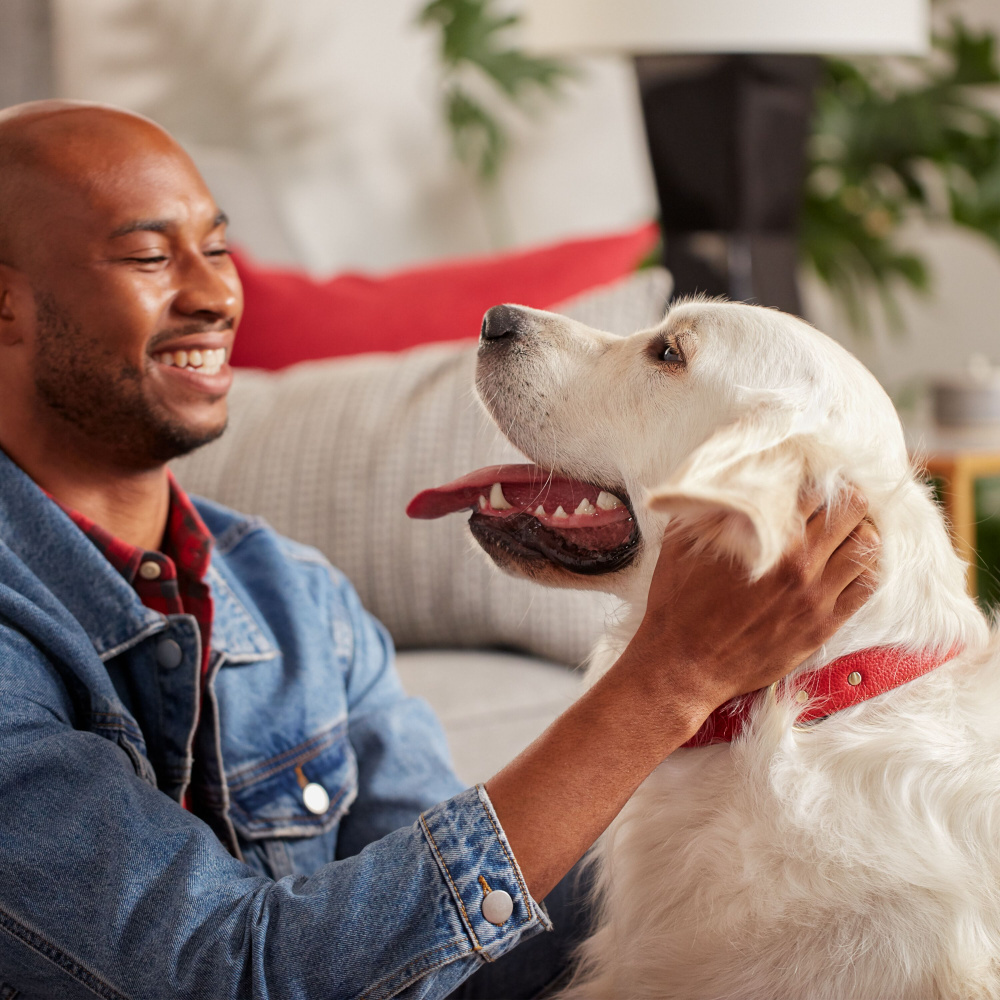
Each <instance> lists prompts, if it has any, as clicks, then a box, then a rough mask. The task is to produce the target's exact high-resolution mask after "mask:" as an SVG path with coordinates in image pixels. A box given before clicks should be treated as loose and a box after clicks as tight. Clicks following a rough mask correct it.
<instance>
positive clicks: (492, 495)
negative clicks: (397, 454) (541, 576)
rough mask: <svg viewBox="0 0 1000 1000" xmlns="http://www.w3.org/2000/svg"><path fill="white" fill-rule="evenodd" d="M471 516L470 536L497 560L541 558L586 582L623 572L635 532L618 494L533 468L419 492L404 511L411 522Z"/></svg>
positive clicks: (494, 471)
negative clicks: (461, 514)
mask: <svg viewBox="0 0 1000 1000" xmlns="http://www.w3.org/2000/svg"><path fill="white" fill-rule="evenodd" d="M469 509H471V510H472V511H473V514H472V517H471V518H470V519H469V529H470V530H471V531H472V534H473V535H474V536H475V538H476V540H477V541H478V542H479V543H480V544H481V545H482V546H483V548H485V549H486V551H487V552H489V553H490V555H492V556H494V557H495V558H496V556H497V553H499V552H503V553H504V554H505V555H510V556H512V557H514V558H517V559H521V560H527V561H531V560H539V559H544V560H547V561H549V562H553V563H556V564H557V565H559V566H562V567H563V568H564V569H567V570H569V571H570V572H572V573H579V574H583V575H587V576H591V575H596V574H599V573H610V572H613V571H614V570H618V569H623V568H624V567H625V566H627V565H628V564H629V563H630V562H631V561H632V560H633V558H634V557H635V554H636V552H637V551H638V548H639V540H640V538H639V531H638V528H637V526H636V523H635V517H634V516H633V514H632V509H631V507H630V505H629V501H628V498H627V497H626V496H625V494H624V491H623V490H620V489H606V488H604V487H602V486H600V485H597V484H594V483H588V482H584V481H582V480H578V479H570V478H568V477H565V476H559V475H556V474H555V473H552V472H550V471H548V470H547V469H543V468H541V467H539V466H537V465H496V466H490V467H488V468H485V469H479V470H478V471H476V472H470V473H469V474H468V475H467V476H463V477H462V478H461V479H456V480H455V481H454V482H452V483H448V484H446V485H444V486H439V487H437V488H436V489H430V490H424V491H423V492H422V493H419V494H417V496H415V497H414V498H413V499H412V500H411V501H410V503H409V505H408V506H407V508H406V513H407V514H408V515H409V516H410V517H414V518H436V517H443V516H444V515H446V514H451V513H454V512H455V511H460V510H469Z"/></svg>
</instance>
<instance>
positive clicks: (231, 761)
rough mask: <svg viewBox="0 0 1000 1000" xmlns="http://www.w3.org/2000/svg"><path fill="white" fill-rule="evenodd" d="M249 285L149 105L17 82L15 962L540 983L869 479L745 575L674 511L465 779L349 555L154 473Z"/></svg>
mask: <svg viewBox="0 0 1000 1000" xmlns="http://www.w3.org/2000/svg"><path fill="white" fill-rule="evenodd" d="M241 309H242V296H241V291H240V284H239V280H238V278H237V275H236V271H235V269H234V267H233V264H232V262H231V260H230V258H229V255H228V249H227V243H226V218H225V216H224V214H223V213H222V212H221V211H220V210H219V207H218V206H217V205H216V204H215V202H214V200H213V198H212V196H211V194H210V193H209V192H208V190H207V189H206V187H205V185H204V182H203V181H202V179H201V178H200V176H199V175H198V173H197V171H196V170H195V168H194V166H193V164H192V163H191V161H190V159H189V158H188V157H187V155H186V154H185V153H184V152H183V150H181V149H180V148H179V147H178V146H177V145H176V143H174V142H173V140H172V139H171V138H170V137H169V136H168V135H167V134H166V133H165V132H164V131H163V130H162V129H160V128H159V127H157V126H156V125H154V124H153V123H152V122H149V121H147V120H146V119H143V118H140V117H138V116H135V115H131V114H128V113H125V112H122V111H118V110H115V109H110V108H105V107H99V106H94V105H79V104H70V103H64V102H45V103H37V104H30V105H22V106H19V107H16V108H12V109H8V110H7V111H5V112H0V996H10V997H15V996H17V997H23V998H29V997H38V998H46V1000H49V998H53V997H60V998H68V1000H72V998H77V997H80V998H82V997H93V996H94V995H97V996H102V997H106V998H109V1000H119V998H131V997H190V998H212V1000H223V998H230V997H233V998H235V997H254V998H272V997H273V998H276V997H281V998H288V997H294V998H303V1000H309V998H319V997H323V998H325V1000H329V998H339V997H358V996H371V997H388V996H396V995H405V996H411V997H416V996H420V997H440V996H444V995H446V994H448V993H449V992H450V991H452V990H454V989H456V988H457V987H459V985H460V984H462V983H463V981H464V980H466V979H468V977H470V976H472V978H471V979H469V980H468V982H467V983H465V984H464V985H463V986H462V987H461V988H462V989H463V990H464V991H465V992H464V994H463V995H468V996H483V997H485V996H497V997H505V998H512V997H516V996H534V995H537V994H538V992H539V991H540V990H542V989H543V988H545V987H546V986H547V985H548V984H549V983H550V982H551V981H552V980H553V977H555V976H557V975H558V974H559V973H560V972H561V971H562V969H563V968H564V967H565V964H566V961H567V947H568V943H569V942H570V941H571V938H572V934H571V933H560V931H561V929H563V930H564V929H566V928H569V929H570V930H572V928H573V926H574V925H575V924H577V923H579V915H580V912H581V911H580V909H579V907H576V910H575V911H574V910H573V909H572V907H573V904H572V903H571V902H567V901H568V900H571V893H570V892H569V890H568V889H567V883H566V881H565V880H564V881H563V882H561V883H560V880H561V879H563V877H564V876H565V875H566V873H567V872H568V871H569V870H570V868H571V867H572V866H573V865H574V864H575V863H576V861H577V860H578V859H579V858H580V857H581V855H582V854H583V853H584V852H585V851H586V849H587V848H588V846H589V845H590V844H591V843H592V842H593V841H594V839H595V838H596V837H597V836H598V835H599V834H600V833H601V831H602V830H604V829H605V827H606V826H607V825H608V823H609V822H610V821H611V819H612V818H613V817H614V816H615V814H616V813H617V812H618V811H619V810H620V808H621V806H622V805H623V804H624V802H625V801H626V800H627V799H628V797H629V796H630V795H631V793H632V792H633V791H634V790H635V788H636V787H637V786H638V785H639V783H641V782H642V781H643V780H644V778H645V777H646V776H647V775H648V774H649V773H650V772H651V771H652V769H653V768H654V767H655V766H656V765H657V763H659V762H660V761H661V760H662V759H663V758H664V757H665V756H666V755H667V754H669V753H670V752H671V751H672V750H673V749H675V748H676V747H678V746H680V745H681V744H682V743H683V742H684V741H685V740H687V739H688V738H689V737H690V736H691V735H692V734H693V733H694V732H695V731H696V730H697V729H698V727H699V726H700V724H701V722H702V721H703V720H704V718H705V717H706V716H707V715H708V714H709V713H710V712H711V711H712V710H713V709H714V708H716V707H717V706H718V705H720V704H721V703H723V702H725V701H726V700H728V699H729V698H731V697H733V696H735V695H736V694H739V693H742V692H746V691H752V690H756V689H758V688H761V687H763V686H765V685H766V684H768V683H770V682H772V681H774V680H775V679H777V678H778V677H779V676H781V675H782V674H784V673H786V672H787V671H788V670H790V669H792V668H793V667H794V666H796V665H797V664H798V663H800V662H801V661H802V660H803V659H804V658H805V657H806V656H807V655H809V654H810V653H811V652H812V651H813V650H814V649H815V648H816V647H817V646H818V645H819V644H820V643H821V642H822V641H823V639H824V638H825V637H826V636H828V635H829V634H831V633H832V632H833V631H834V630H835V629H836V628H838V627H839V626H840V624H842V622H843V621H844V620H845V619H846V618H847V617H849V616H850V615H851V614H852V613H853V612H854V611H855V610H856V609H857V608H858V607H859V606H860V605H861V603H863V601H864V600H865V598H866V597H867V594H868V592H869V590H870V588H871V586H872V578H871V573H872V568H873V566H874V561H875V553H876V549H877V544H875V541H876V540H875V539H874V535H873V533H872V531H871V530H870V528H869V527H867V526H866V524H865V523H863V522H862V517H863V514H864V504H863V502H862V501H859V500H857V499H855V502H853V503H852V504H851V505H849V506H847V507H845V508H844V509H842V510H839V511H836V512H832V513H831V514H830V515H829V516H828V517H822V516H814V517H812V518H811V519H810V520H809V523H808V527H807V531H806V537H805V538H804V539H803V541H802V544H801V546H799V547H798V548H797V549H796V551H795V552H793V553H791V554H790V555H789V557H788V559H787V560H786V562H785V563H784V564H783V566H782V567H781V568H780V569H779V570H778V571H776V572H775V573H772V574H770V575H768V576H767V577H764V578H763V579H762V580H760V581H757V582H756V583H752V584H751V583H749V582H747V581H744V580H740V579H737V578H735V577H734V576H733V575H732V574H731V573H730V572H729V571H728V570H727V568H726V567H725V566H720V565H718V564H716V563H714V562H712V561H711V560H710V559H709V558H708V557H706V556H701V557H696V556H694V555H693V554H691V553H690V552H689V551H687V549H686V548H685V547H684V545H683V544H682V543H681V542H679V541H671V542H668V543H667V544H665V545H664V547H663V556H662V557H661V559H660V564H659V566H658V569H657V573H656V575H655V577H654V580H653V584H652V588H651V590H650V594H649V601H648V610H647V613H646V618H645V621H644V622H643V626H642V627H641V628H640V630H639V632H638V634H637V635H636V637H635V639H634V640H633V642H632V643H631V644H630V646H629V647H628V649H627V650H626V651H625V653H624V654H623V655H622V657H621V659H620V660H619V661H618V663H617V664H616V665H615V666H614V667H613V668H612V669H611V670H610V671H609V672H608V673H607V674H606V675H605V677H604V678H602V680H601V681H600V682H599V683H598V684H596V685H595V686H594V687H593V688H591V689H590V690H589V691H588V692H587V693H586V694H585V695H584V696H582V697H581V698H580V700H579V701H578V702H577V703H576V704H575V705H574V706H573V707H572V708H570V709H569V710H568V711H567V712H566V713H565V714H564V715H563V716H561V717H560V718H559V719H558V720H557V721H556V722H555V723H554V724H553V725H552V727H550V729H549V730H548V731H547V732H546V733H545V734H544V735H543V736H542V737H540V738H539V740H538V741H536V743H535V744H533V745H532V746H531V747H529V748H528V749H527V750H526V751H525V752H524V753H523V754H522V755H521V756H520V757H518V758H517V760H515V761H514V762H513V763H512V764H510V765H509V766H508V767H507V768H505V769H504V770H503V771H501V772H500V773H499V774H498V775H497V776H495V777H494V778H493V779H492V780H491V781H490V782H487V784H486V785H485V786H484V787H479V788H475V789H463V788H462V785H461V783H460V782H458V780H457V779H456V778H455V777H454V775H453V773H452V771H451V768H450V764H449V761H448V754H447V749H446V747H445V745H444V740H443V737H442V734H441V731H440V729H439V727H438V725H437V723H436V721H435V720H434V718H433V717H432V715H431V714H430V712H429V710H428V709H427V707H426V706H425V705H423V704H422V703H420V702H416V701H414V700H412V699H409V698H408V697H407V696H406V695H405V693H404V692H403V691H402V689H401V687H400V685H399V682H398V680H397V679H396V676H395V673H394V670H393V665H392V646H391V642H390V640H389V638H388V636H387V635H386V633H385V631H384V629H382V628H381V626H380V625H379V624H378V623H377V622H375V621H374V620H373V619H372V618H371V617H370V616H369V615H367V614H366V612H365V611H364V610H363V609H362V608H361V607H360V605H359V603H358V600H357V598H356V596H355V594H354V592H353V590H352V589H351V587H350V585H349V584H348V583H347V581H346V580H344V579H343V577H342V576H341V575H340V574H338V573H337V571H336V570H334V569H332V568H331V567H330V566H329V565H328V564H327V563H326V562H325V561H324V560H323V558H322V557H321V556H320V555H319V554H318V553H316V552H315V551H313V550H311V549H307V548H305V547H303V546H300V545H297V544H295V543H293V542H291V541H288V540H286V539H283V538H281V537H279V536H278V535H276V534H275V533H274V532H272V531H271V530H270V529H269V528H267V527H266V526H265V525H262V524H261V523H259V522H256V521H253V520H248V519H246V518H243V517H241V516H240V515H238V514H235V513H234V512H232V511H228V510H225V509H223V508H220V507H218V506H215V505H213V504H210V503H207V502H204V501H195V502H193V501H192V500H190V499H189V498H188V497H187V496H185V494H184V493H183V491H182V490H181V489H180V488H179V487H178V486H177V485H176V483H174V482H173V480H172V478H171V477H170V474H169V472H168V470H167V466H166V462H167V461H168V460H169V459H171V458H174V457H176V456H178V455H181V454H184V453H186V452H188V451H191V450H192V449H194V448H197V447H198V446H200V445H202V444H205V443H206V442H208V441H211V440H213V439H214V438H215V437H217V436H218V435H219V434H221V433H222V432H223V430H224V428H225V424H226V392H227V390H228V388H229V384H230V381H231V379H232V373H231V371H230V369H229V366H228V364H227V363H226V362H227V358H228V355H229V352H230V349H231V347H232V342H233V337H234V336H235V333H236V328H237V325H238V323H239V319H240V312H241ZM557 884H558V887H557ZM554 887H557V888H556V890H555V891H553V888H554ZM545 897H549V900H550V902H551V912H552V917H553V919H554V922H555V924H556V933H553V934H542V935H538V932H539V931H541V930H543V929H546V928H548V927H549V926H550V919H549V915H548V914H547V913H546V911H545V910H544V909H543V908H542V907H541V906H540V902H541V900H542V899H543V898H545ZM574 918H575V919H574ZM529 939H530V940H529ZM522 942H523V943H522ZM500 959H502V961H498V960H500ZM477 970H480V971H477ZM473 973H476V975H474V976H473Z"/></svg>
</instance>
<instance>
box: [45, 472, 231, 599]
mask: <svg viewBox="0 0 1000 1000" xmlns="http://www.w3.org/2000/svg"><path fill="white" fill-rule="evenodd" d="M167 479H168V482H169V484H170V509H169V513H168V514H167V526H166V531H165V532H164V535H163V544H162V546H161V551H162V552H163V554H164V555H165V556H168V557H169V558H170V559H171V560H172V561H173V563H174V565H175V567H176V569H177V572H178V575H182V576H188V577H194V578H195V579H198V580H203V579H204V578H205V573H206V572H207V571H208V564H209V562H210V561H211V557H212V534H211V532H210V531H209V530H208V528H207V527H206V526H205V522H204V521H203V520H202V519H201V515H200V514H199V513H198V511H197V509H196V508H195V506H194V504H193V503H192V502H191V498H190V497H189V496H188V495H187V494H186V493H185V492H184V490H183V489H181V487H180V484H179V483H178V482H177V480H176V479H175V478H174V474H173V473H172V472H171V471H170V470H169V469H168V470H167ZM44 492H45V494H46V495H47V496H48V497H49V499H50V500H52V501H53V502H54V503H55V504H57V505H58V506H59V507H60V508H61V509H62V511H63V513H65V514H66V516H67V517H68V518H69V519H70V520H71V521H72V522H73V523H74V524H75V525H76V526H77V527H78V528H79V529H80V530H81V531H82V532H83V533H84V534H85V535H86V536H87V538H89V539H90V541H91V542H93V544H94V545H95V546H96V547H97V549H98V551H99V552H100V553H101V554H102V555H103V556H104V557H105V558H106V559H107V560H108V562H110V563H111V565H112V566H114V568H115V569H116V570H117V571H118V572H119V573H121V575H122V576H123V577H124V578H125V581H126V582H127V583H129V584H134V583H135V576H136V573H137V572H138V571H139V567H140V566H141V565H142V563H143V561H144V560H145V559H146V558H147V550H146V549H143V548H142V547H141V546H138V545H132V544H131V543H129V542H126V541H123V540H122V539H121V538H116V537H115V536H114V535H112V534H111V532H109V531H107V530H106V529H105V528H102V527H101V526H100V525H99V524H98V523H97V522H96V521H93V520H91V519H90V518H89V517H87V516H86V515H85V514H81V513H80V512H79V511H78V510H74V509H73V508H71V507H68V506H67V505H66V504H64V503H62V502H61V501H60V500H57V499H56V498H55V497H53V496H52V495H51V494H50V493H49V492H48V491H47V490H46V491H44Z"/></svg>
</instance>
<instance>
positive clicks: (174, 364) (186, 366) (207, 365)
mask: <svg viewBox="0 0 1000 1000" xmlns="http://www.w3.org/2000/svg"><path fill="white" fill-rule="evenodd" d="M153 360H154V361H155V362H156V363H157V364H160V365H165V366H166V367H167V368H180V369H183V370H184V371H189V372H198V373H199V374H201V375H218V374H219V372H220V371H221V370H222V366H223V365H224V364H225V363H226V349H225V348H224V347H216V348H197V347H192V348H190V349H189V350H183V351H180V350H178V351H160V352H157V353H156V354H154V355H153Z"/></svg>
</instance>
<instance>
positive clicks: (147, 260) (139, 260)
mask: <svg viewBox="0 0 1000 1000" xmlns="http://www.w3.org/2000/svg"><path fill="white" fill-rule="evenodd" d="M125 259H126V260H127V261H130V262H131V263H133V264H161V263H162V262H163V261H165V260H166V259H167V258H166V257H163V256H156V257H126V258H125Z"/></svg>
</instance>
